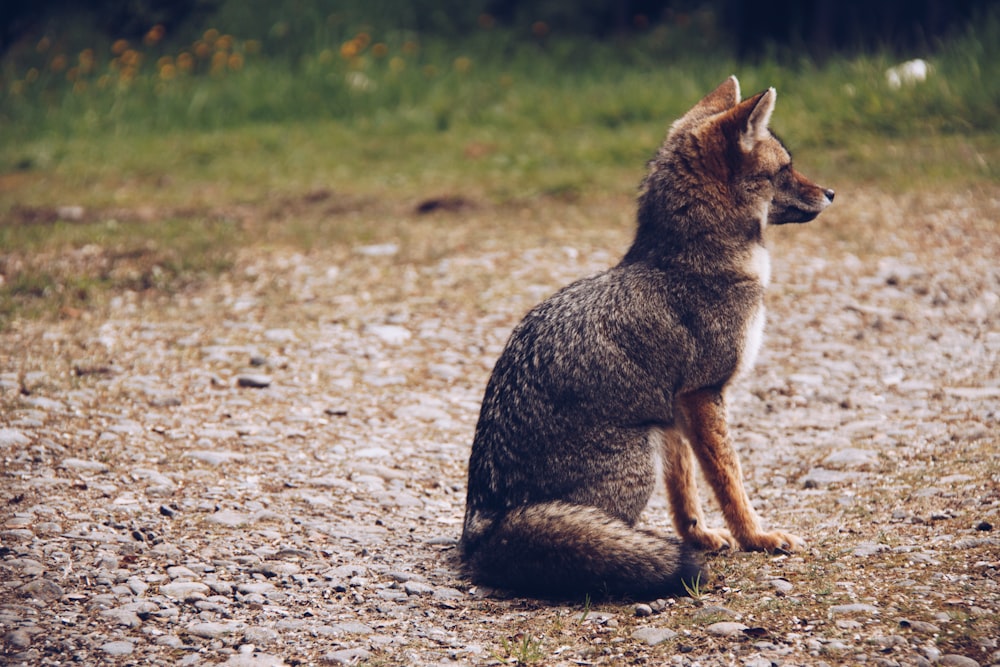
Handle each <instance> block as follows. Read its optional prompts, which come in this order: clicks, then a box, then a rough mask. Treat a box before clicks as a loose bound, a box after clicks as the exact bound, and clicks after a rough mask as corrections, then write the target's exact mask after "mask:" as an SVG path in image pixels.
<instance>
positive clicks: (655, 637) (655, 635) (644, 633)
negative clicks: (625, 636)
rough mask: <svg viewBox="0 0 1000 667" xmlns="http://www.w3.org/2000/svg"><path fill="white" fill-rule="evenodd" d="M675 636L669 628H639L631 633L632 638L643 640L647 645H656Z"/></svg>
mask: <svg viewBox="0 0 1000 667" xmlns="http://www.w3.org/2000/svg"><path fill="white" fill-rule="evenodd" d="M676 636H677V633H676V632H674V631H673V630H671V629H670V628H652V627H650V628H639V629H638V630H636V631H634V632H633V633H632V639H635V640H636V641H640V642H643V643H644V644H646V645H647V646H656V645H657V644H662V643H663V642H665V641H669V640H671V639H673V638H674V637H676Z"/></svg>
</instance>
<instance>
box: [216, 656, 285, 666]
mask: <svg viewBox="0 0 1000 667" xmlns="http://www.w3.org/2000/svg"><path fill="white" fill-rule="evenodd" d="M220 664H221V665H225V667H286V665H287V664H288V663H286V662H285V661H284V660H282V659H281V658H280V657H278V656H276V655H271V654H269V653H237V654H236V655H231V656H229V658H227V659H226V661H225V662H223V663H220Z"/></svg>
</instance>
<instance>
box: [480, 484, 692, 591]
mask: <svg viewBox="0 0 1000 667" xmlns="http://www.w3.org/2000/svg"><path fill="white" fill-rule="evenodd" d="M480 527H481V528H482V531H481V532H478V534H476V535H470V534H469V531H467V532H466V534H465V535H463V537H462V547H463V559H464V561H465V564H466V567H467V568H468V570H469V574H470V575H471V577H472V580H473V581H474V582H476V583H479V584H484V585H488V586H495V587H497V588H503V589H506V590H510V591H513V592H516V593H522V594H527V595H533V596H541V597H552V598H568V597H576V596H583V595H587V594H589V595H593V596H601V595H609V596H615V597H620V596H629V597H636V598H641V599H652V598H655V597H659V596H663V595H675V594H684V592H685V589H684V584H685V583H686V584H687V585H688V586H691V585H693V584H694V583H695V582H696V581H699V580H700V581H702V582H704V581H706V578H707V574H706V572H705V571H704V569H703V567H702V562H701V559H700V556H699V553H698V552H697V551H696V550H694V549H692V548H690V547H688V546H687V545H685V544H683V543H682V542H681V541H680V540H677V539H668V538H664V537H660V536H658V535H655V534H653V533H651V532H647V531H641V530H636V529H635V528H632V527H631V526H629V525H628V524H626V523H625V522H623V521H620V520H618V519H615V518H612V517H611V516H609V515H608V514H606V513H605V512H604V511H602V510H600V509H598V508H596V507H585V506H581V505H573V504H570V503H564V502H548V503H539V504H535V505H528V506H525V507H521V508H517V509H514V510H511V511H510V512H508V513H506V514H504V515H501V516H500V517H498V518H496V519H495V520H493V521H489V522H485V523H484V524H481V525H480Z"/></svg>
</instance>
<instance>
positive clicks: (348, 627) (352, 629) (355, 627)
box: [334, 621, 375, 635]
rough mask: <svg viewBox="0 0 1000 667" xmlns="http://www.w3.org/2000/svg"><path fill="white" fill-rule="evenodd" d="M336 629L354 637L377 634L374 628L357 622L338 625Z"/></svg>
mask: <svg viewBox="0 0 1000 667" xmlns="http://www.w3.org/2000/svg"><path fill="white" fill-rule="evenodd" d="M334 627H336V628H337V629H338V630H343V631H344V632H346V633H348V634H352V635H370V634H371V633H373V632H375V630H373V629H372V628H370V627H369V626H367V625H365V624H364V623H357V622H355V621H346V622H344V623H337V624H336V625H335V626H334Z"/></svg>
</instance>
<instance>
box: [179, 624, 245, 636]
mask: <svg viewBox="0 0 1000 667" xmlns="http://www.w3.org/2000/svg"><path fill="white" fill-rule="evenodd" d="M239 626H240V624H239V623H235V622H233V623H215V622H211V621H206V622H202V623H192V624H191V625H189V626H188V627H187V631H188V632H189V633H190V634H192V635H194V636H195V637H203V638H205V639H215V638H216V637H221V636H222V635H228V634H230V633H233V632H236V631H237V630H239Z"/></svg>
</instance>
